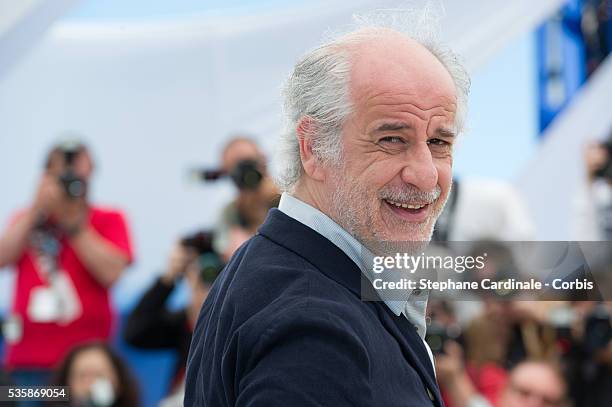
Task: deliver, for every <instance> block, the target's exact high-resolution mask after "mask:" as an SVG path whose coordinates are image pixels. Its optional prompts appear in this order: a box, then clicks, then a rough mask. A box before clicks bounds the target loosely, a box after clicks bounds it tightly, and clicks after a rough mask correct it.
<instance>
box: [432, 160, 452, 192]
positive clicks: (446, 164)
mask: <svg viewBox="0 0 612 407" xmlns="http://www.w3.org/2000/svg"><path fill="white" fill-rule="evenodd" d="M435 165H436V170H437V171H438V185H440V188H441V189H442V192H446V191H448V190H449V188H450V185H451V183H452V177H453V171H452V170H453V160H452V157H449V158H447V159H444V160H438V162H436V164H435Z"/></svg>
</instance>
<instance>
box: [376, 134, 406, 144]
mask: <svg viewBox="0 0 612 407" xmlns="http://www.w3.org/2000/svg"><path fill="white" fill-rule="evenodd" d="M380 142H385V143H393V144H398V143H403V142H404V139H402V138H401V137H397V136H388V137H383V138H381V139H380Z"/></svg>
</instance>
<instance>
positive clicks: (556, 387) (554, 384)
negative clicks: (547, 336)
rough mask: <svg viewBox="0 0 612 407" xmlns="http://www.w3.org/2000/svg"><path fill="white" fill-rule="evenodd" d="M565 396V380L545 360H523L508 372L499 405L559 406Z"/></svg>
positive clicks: (515, 406)
mask: <svg viewBox="0 0 612 407" xmlns="http://www.w3.org/2000/svg"><path fill="white" fill-rule="evenodd" d="M565 397H566V384H565V380H564V379H563V377H562V376H561V374H560V373H559V371H558V370H557V369H555V368H554V367H553V366H552V365H550V364H548V363H546V362H534V361H532V362H523V363H520V364H519V365H517V366H516V367H515V368H514V369H513V370H512V372H511V373H510V378H509V380H508V384H507V386H506V389H505V390H504V393H503V394H502V397H501V402H500V406H501V407H560V406H563V405H564V402H565Z"/></svg>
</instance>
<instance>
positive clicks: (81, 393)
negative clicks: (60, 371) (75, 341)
mask: <svg viewBox="0 0 612 407" xmlns="http://www.w3.org/2000/svg"><path fill="white" fill-rule="evenodd" d="M100 379H106V380H108V381H109V382H110V383H111V384H112V385H113V387H114V389H115V392H117V389H118V388H119V378H118V377H117V373H116V372H115V369H114V367H113V364H112V362H111V360H110V359H109V358H108V357H107V356H106V353H104V352H103V351H102V350H100V349H88V350H84V351H82V352H80V353H79V354H78V355H77V357H76V358H75V359H74V362H73V364H72V367H71V369H70V372H69V375H68V386H69V387H70V395H71V397H72V398H74V399H86V398H88V397H89V395H90V389H91V386H92V384H93V383H94V382H96V381H97V380H100Z"/></svg>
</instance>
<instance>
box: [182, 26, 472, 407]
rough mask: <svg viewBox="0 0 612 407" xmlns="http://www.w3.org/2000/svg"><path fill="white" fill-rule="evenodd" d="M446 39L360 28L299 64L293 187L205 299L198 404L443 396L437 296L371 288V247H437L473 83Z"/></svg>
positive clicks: (294, 88)
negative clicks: (430, 305)
mask: <svg viewBox="0 0 612 407" xmlns="http://www.w3.org/2000/svg"><path fill="white" fill-rule="evenodd" d="M414 38H419V39H420V40H419V41H417V40H415V39H414ZM434 44H435V43H434V42H433V41H430V40H429V39H427V38H426V37H425V36H424V35H423V33H416V35H414V36H412V37H411V36H408V35H406V34H404V33H401V32H399V31H396V30H393V29H389V28H382V27H369V28H361V29H359V30H356V31H354V32H352V33H349V34H346V35H344V36H342V37H339V38H337V39H335V40H333V41H331V42H328V43H326V44H324V45H322V46H320V47H319V48H317V49H315V50H313V51H311V52H309V53H308V54H306V55H305V56H304V57H303V58H302V59H301V60H300V61H299V62H298V64H297V65H296V66H295V68H294V71H293V73H292V74H291V76H290V78H289V80H288V81H287V84H286V86H285V92H284V93H285V94H284V96H285V114H286V118H287V124H288V125H287V131H286V132H285V134H283V136H282V139H281V145H280V147H281V150H282V151H281V152H282V153H283V155H282V156H281V157H282V158H281V163H280V164H282V169H281V174H280V177H279V184H280V186H281V187H282V188H283V190H284V191H285V193H284V194H283V196H282V198H281V202H280V205H279V208H278V210H276V209H273V210H272V211H270V213H269V215H268V218H267V220H266V222H265V223H264V225H263V226H262V227H261V228H260V229H259V233H258V234H257V235H256V236H255V237H253V238H252V239H250V240H249V241H248V242H247V243H246V244H245V245H243V246H242V247H241V248H240V249H239V250H238V252H237V253H236V254H235V255H234V257H233V258H232V259H231V261H230V262H229V264H228V266H227V267H226V269H225V270H224V271H223V272H222V273H221V276H220V278H219V279H218V280H217V283H216V284H215V286H214V287H213V289H212V291H211V294H210V295H209V297H208V299H207V301H206V303H205V304H204V307H203V309H202V312H201V314H200V318H199V321H198V324H197V327H196V331H195V334H194V338H193V341H192V344H191V352H190V356H189V362H188V373H187V387H186V388H187V390H186V396H185V405H186V406H262V407H263V406H266V407H268V406H334V407H338V406H347V407H348V406H351V407H355V406H364V407H365V406H369V407H371V406H385V407H390V406H431V405H438V406H440V405H442V401H441V398H440V394H439V390H438V387H437V384H436V379H435V375H434V370H433V366H432V361H431V353H430V351H429V349H428V348H427V345H426V344H425V343H424V341H423V337H424V335H425V306H426V302H427V298H426V295H424V294H422V293H417V292H413V293H407V297H406V300H405V301H386V302H383V301H379V302H365V301H362V299H361V296H360V293H361V288H360V287H361V281H362V276H363V273H364V272H365V269H366V268H367V266H366V265H365V264H364V263H363V260H362V254H363V253H364V252H366V251H367V252H369V253H389V251H390V248H392V247H394V242H406V241H416V242H423V241H428V240H429V238H430V236H431V233H432V230H433V225H434V223H435V221H436V219H437V217H438V215H439V214H440V212H441V211H442V209H443V207H444V203H445V201H446V198H447V197H448V194H449V191H450V188H451V167H452V150H453V148H452V146H453V143H454V142H455V139H456V136H457V134H458V132H459V131H460V129H461V124H462V121H463V116H464V114H465V104H466V98H467V92H468V88H469V79H468V76H467V74H466V73H465V70H464V69H463V68H462V67H461V65H459V64H458V62H457V60H456V57H455V56H454V54H453V53H452V52H450V51H449V50H447V49H444V48H442V47H440V46H439V45H434Z"/></svg>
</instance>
